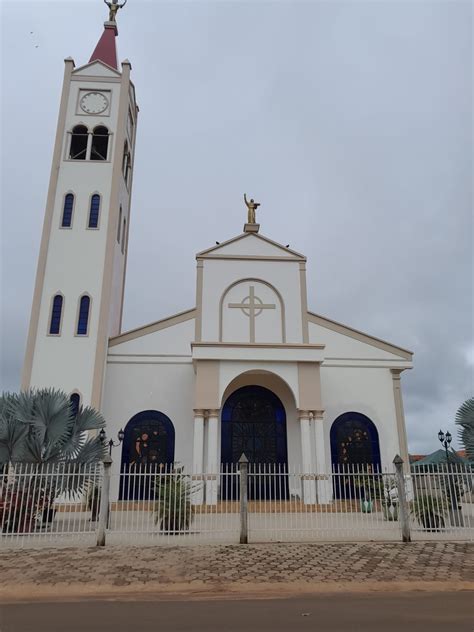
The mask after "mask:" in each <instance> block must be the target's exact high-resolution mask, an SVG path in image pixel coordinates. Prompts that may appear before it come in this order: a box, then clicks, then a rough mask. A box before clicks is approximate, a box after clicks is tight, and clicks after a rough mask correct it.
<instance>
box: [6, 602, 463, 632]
mask: <svg viewBox="0 0 474 632" xmlns="http://www.w3.org/2000/svg"><path fill="white" fill-rule="evenodd" d="M0 630H1V632H56V631H58V632H59V631H60V632H112V631H113V632H122V631H124V632H125V631H127V632H128V631H133V632H151V631H153V632H241V631H242V632H256V631H258V632H267V631H268V632H270V631H271V632H283V631H284V632H300V631H301V632H304V631H306V630H313V631H317V632H349V631H350V632H352V631H358V630H361V631H362V630H363V631H364V632H392V631H393V632H400V631H403V632H411V631H413V632H425V631H426V632H438V631H439V632H450V630H456V632H473V630H474V595H473V594H472V593H468V592H454V593H440V592H437V593H415V592H412V593H397V594H393V595H390V594H388V593H380V592H379V593H373V594H371V595H367V594H354V593H341V594H337V595H324V594H319V595H316V596H312V597H304V598H291V599H259V600H238V599H232V600H213V601H201V600H199V601H126V602H120V601H87V602H69V603H68V602H55V603H29V604H24V603H22V604H12V605H2V606H0Z"/></svg>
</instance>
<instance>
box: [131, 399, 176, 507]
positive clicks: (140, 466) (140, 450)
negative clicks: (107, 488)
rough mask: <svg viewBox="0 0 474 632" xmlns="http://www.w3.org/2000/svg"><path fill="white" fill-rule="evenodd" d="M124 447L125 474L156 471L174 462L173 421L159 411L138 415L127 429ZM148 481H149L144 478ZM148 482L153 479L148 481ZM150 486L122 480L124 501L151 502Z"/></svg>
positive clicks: (138, 481)
mask: <svg viewBox="0 0 474 632" xmlns="http://www.w3.org/2000/svg"><path fill="white" fill-rule="evenodd" d="M124 434H125V436H124V439H123V446H122V465H121V472H123V473H127V472H130V473H131V474H133V472H134V471H138V470H139V471H141V472H143V471H146V470H150V471H154V470H155V469H157V470H159V467H160V466H165V467H166V466H169V465H171V464H172V463H173V462H174V442H175V431H174V426H173V423H172V421H171V419H170V418H169V417H167V416H166V415H165V414H164V413H161V412H159V411H157V410H144V411H142V412H140V413H138V414H137V415H134V416H133V417H132V418H131V419H130V421H129V422H128V423H127V425H126V426H125V433H124ZM143 480H145V477H144V478H143ZM146 480H147V481H150V480H151V477H146ZM152 492H153V490H152V489H151V488H150V483H148V484H147V485H144V484H143V481H140V480H139V477H134V476H133V475H132V476H129V477H123V476H122V477H121V479H120V493H119V498H120V499H121V500H127V499H129V500H132V499H135V500H137V499H146V498H150V497H151V494H152Z"/></svg>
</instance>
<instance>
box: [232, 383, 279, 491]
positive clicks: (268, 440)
mask: <svg viewBox="0 0 474 632" xmlns="http://www.w3.org/2000/svg"><path fill="white" fill-rule="evenodd" d="M242 454H245V456H246V457H247V459H248V461H249V464H250V477H249V498H250V499H257V498H276V497H277V496H278V497H283V496H286V491H287V480H286V477H285V480H284V481H282V480H281V477H277V478H276V477H272V476H271V475H268V476H267V475H265V465H268V466H269V467H268V471H270V470H271V468H272V467H273V466H274V465H275V464H277V465H278V466H279V468H280V471H282V472H286V466H287V462H288V447H287V434H286V412H285V408H284V406H283V404H282V403H281V401H280V399H279V398H278V397H277V396H276V395H275V394H274V393H273V392H272V391H270V390H269V389H267V388H264V387H263V386H256V385H251V386H243V387H241V388H239V389H238V390H236V391H234V392H233V393H232V395H230V396H229V397H228V399H227V400H226V402H225V404H224V406H223V408H222V425H221V460H222V463H225V464H236V463H238V461H239V459H240V457H241V455H242ZM252 465H254V467H252ZM257 465H258V466H260V467H259V468H258V469H257V467H256V466H257ZM257 471H258V472H260V473H259V474H258V475H257V474H254V476H252V472H257ZM233 480H234V481H235V477H233ZM227 483H228V481H225V482H224V484H223V485H222V486H221V497H230V496H231V493H232V497H233V498H236V497H237V496H236V494H237V489H232V490H230V489H229V486H228V484H227ZM283 483H284V484H283ZM232 487H235V486H234V485H232ZM278 490H279V493H277V492H278Z"/></svg>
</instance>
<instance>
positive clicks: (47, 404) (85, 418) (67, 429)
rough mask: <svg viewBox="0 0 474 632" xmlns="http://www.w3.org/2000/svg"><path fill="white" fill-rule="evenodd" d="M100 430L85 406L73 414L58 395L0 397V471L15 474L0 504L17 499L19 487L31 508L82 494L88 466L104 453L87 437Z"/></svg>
mask: <svg viewBox="0 0 474 632" xmlns="http://www.w3.org/2000/svg"><path fill="white" fill-rule="evenodd" d="M104 426H105V420H104V418H103V417H102V415H101V414H100V413H98V412H97V411H96V410H94V409H93V408H91V407H89V406H86V407H84V408H82V409H81V410H79V411H77V410H75V409H74V407H73V405H72V404H71V402H70V400H69V398H68V396H67V395H66V393H63V392H62V391H58V390H55V389H39V390H30V391H26V392H23V393H20V394H15V393H4V394H3V395H2V396H1V397H0V469H1V470H2V471H3V472H5V473H7V471H8V470H10V471H14V472H15V474H18V476H15V477H14V478H13V481H14V482H13V487H12V486H11V485H10V486H8V485H7V487H6V488H4V492H3V494H7V497H5V498H3V502H4V504H5V502H7V504H8V503H9V502H11V499H12V498H13V499H14V498H18V494H19V489H18V487H19V486H20V487H21V488H22V490H23V491H22V492H21V497H22V498H25V499H26V496H27V497H28V498H27V499H26V500H28V502H29V500H31V499H30V498H29V496H30V495H31V494H30V492H29V491H28V493H27V494H26V496H25V492H24V490H25V489H28V490H30V489H34V490H35V492H34V494H35V499H34V500H33V502H32V504H33V505H37V504H38V503H40V501H41V502H42V503H43V506H44V504H45V502H46V504H48V503H52V502H53V501H54V500H55V499H56V498H58V496H60V495H62V494H66V495H67V496H77V495H78V494H81V493H83V492H84V491H85V490H86V489H87V488H88V486H89V485H90V483H91V476H92V475H93V474H94V469H95V468H94V464H95V463H98V462H99V461H101V460H102V459H103V457H104V456H105V450H106V448H105V446H104V445H103V444H102V442H101V440H100V438H99V437H98V436H93V435H92V433H91V432H90V431H94V430H98V429H100V428H103V427H104ZM33 479H34V481H35V484H34V485H32V484H31V481H32V480H33ZM4 480H7V479H4ZM8 499H10V500H8ZM26 500H25V502H26Z"/></svg>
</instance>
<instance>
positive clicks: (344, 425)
mask: <svg viewBox="0 0 474 632" xmlns="http://www.w3.org/2000/svg"><path fill="white" fill-rule="evenodd" d="M331 456H332V462H333V465H335V466H348V467H350V466H354V465H357V466H371V467H374V468H377V467H378V468H380V446H379V435H378V432H377V428H376V427H375V424H374V423H373V422H372V421H371V420H370V419H369V418H368V417H366V416H365V415H363V414H361V413H357V412H348V413H344V414H343V415H340V416H339V417H338V418H337V419H336V420H335V422H334V423H333V425H332V426H331Z"/></svg>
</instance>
